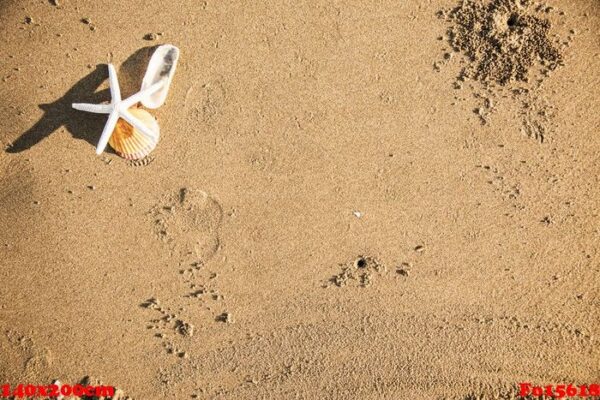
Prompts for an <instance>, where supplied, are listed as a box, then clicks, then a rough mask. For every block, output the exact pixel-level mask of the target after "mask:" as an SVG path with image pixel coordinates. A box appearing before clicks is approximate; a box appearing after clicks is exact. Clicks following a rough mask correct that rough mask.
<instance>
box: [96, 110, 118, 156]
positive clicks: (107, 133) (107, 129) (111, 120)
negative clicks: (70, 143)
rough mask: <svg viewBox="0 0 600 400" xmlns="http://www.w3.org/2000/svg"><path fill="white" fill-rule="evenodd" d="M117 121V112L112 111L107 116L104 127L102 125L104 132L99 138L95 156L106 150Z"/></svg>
mask: <svg viewBox="0 0 600 400" xmlns="http://www.w3.org/2000/svg"><path fill="white" fill-rule="evenodd" d="M118 120H119V112H118V111H116V110H115V111H113V112H112V113H111V114H110V115H109V116H108V121H106V125H104V130H103V131H102V136H100V140H99V141H98V146H97V147H96V154H98V155H100V154H102V152H103V151H104V149H105V148H106V145H107V144H108V139H110V137H111V135H112V133H113V131H114V130H115V126H117V121H118Z"/></svg>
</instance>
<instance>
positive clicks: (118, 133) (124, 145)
mask: <svg viewBox="0 0 600 400" xmlns="http://www.w3.org/2000/svg"><path fill="white" fill-rule="evenodd" d="M129 112H130V113H131V114H133V116H134V117H136V118H137V119H139V120H140V121H142V122H143V123H144V124H146V126H148V127H149V128H150V129H151V130H152V132H153V133H155V135H153V136H152V137H148V136H146V135H144V134H143V133H141V132H140V131H138V130H137V129H135V128H134V127H133V126H131V125H130V124H129V123H128V122H126V121H125V120H123V119H121V118H119V120H118V121H117V126H116V127H115V130H114V131H113V134H112V136H111V137H110V139H109V140H108V144H110V147H112V148H113V150H114V151H115V152H116V153H117V154H118V155H120V156H121V157H123V158H125V159H127V160H139V159H140V158H144V157H146V156H147V155H148V154H150V152H151V151H152V150H154V148H155V147H156V145H157V144H158V139H159V137H160V128H159V126H158V122H156V120H155V119H154V117H153V116H152V115H151V114H150V113H149V112H148V111H146V110H142V109H139V108H132V109H130V110H129Z"/></svg>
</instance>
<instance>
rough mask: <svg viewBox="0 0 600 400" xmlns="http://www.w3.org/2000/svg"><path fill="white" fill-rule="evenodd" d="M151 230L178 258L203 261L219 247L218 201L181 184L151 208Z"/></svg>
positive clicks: (219, 220)
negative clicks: (152, 226) (177, 190)
mask: <svg viewBox="0 0 600 400" xmlns="http://www.w3.org/2000/svg"><path fill="white" fill-rule="evenodd" d="M151 214H152V216H153V217H154V228H155V233H156V235H157V237H158V239H160V240H161V241H163V242H164V243H166V244H167V245H168V246H169V249H170V251H171V255H172V256H176V257H178V258H179V262H180V263H181V262H184V263H187V262H190V261H194V260H201V261H203V262H206V261H208V260H210V259H211V258H212V256H213V255H214V254H215V253H216V252H217V251H218V250H219V247H220V243H219V227H220V225H221V220H222V217H223V210H222V208H221V205H220V204H219V203H218V202H217V201H216V200H215V199H214V198H212V197H211V196H210V195H208V194H207V193H206V192H203V191H202V190H195V189H188V188H183V189H181V190H179V192H177V193H173V194H171V195H168V196H166V197H165V199H164V200H163V201H162V202H161V204H159V205H158V206H157V207H155V208H154V209H153V210H152V211H151Z"/></svg>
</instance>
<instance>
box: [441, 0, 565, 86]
mask: <svg viewBox="0 0 600 400" xmlns="http://www.w3.org/2000/svg"><path fill="white" fill-rule="evenodd" d="M535 11H537V9H535V10H534V9H533V6H532V5H531V3H530V2H529V1H528V0H493V1H491V2H488V3H486V2H481V1H477V0H463V1H462V3H461V4H460V5H459V6H458V7H456V8H454V9H453V10H452V11H451V12H450V13H448V16H447V18H448V20H449V21H450V22H451V23H452V24H453V25H452V26H451V27H450V28H449V30H448V38H449V41H450V44H451V45H452V46H453V48H454V50H455V51H460V52H462V53H464V54H465V55H466V56H467V57H468V58H469V60H470V62H469V63H468V65H467V66H466V67H465V68H464V69H463V71H462V75H463V76H465V77H468V78H471V79H475V80H478V81H482V82H496V83H498V84H501V85H505V84H506V83H507V82H509V81H511V80H519V81H527V80H528V75H529V73H530V71H532V69H533V68H534V67H536V66H537V65H539V66H540V67H541V68H540V69H541V72H542V73H545V72H548V71H551V70H554V69H556V68H557V67H558V66H559V65H560V64H561V62H562V55H561V53H560V52H559V50H558V49H557V48H556V47H555V46H554V45H553V43H552V40H551V38H550V36H549V31H550V22H549V21H548V20H546V19H543V18H540V17H538V16H536V15H533V14H532V13H533V12H535Z"/></svg>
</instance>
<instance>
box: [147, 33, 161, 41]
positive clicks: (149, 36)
mask: <svg viewBox="0 0 600 400" xmlns="http://www.w3.org/2000/svg"><path fill="white" fill-rule="evenodd" d="M157 38H158V36H157V35H156V33H147V34H145V35H144V40H150V41H152V40H156V39H157Z"/></svg>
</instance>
